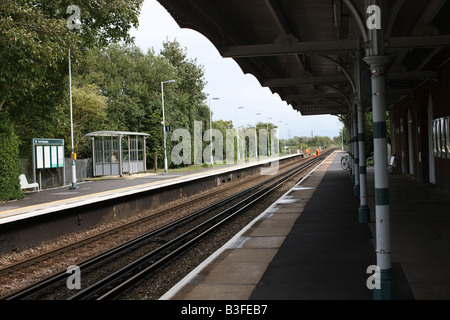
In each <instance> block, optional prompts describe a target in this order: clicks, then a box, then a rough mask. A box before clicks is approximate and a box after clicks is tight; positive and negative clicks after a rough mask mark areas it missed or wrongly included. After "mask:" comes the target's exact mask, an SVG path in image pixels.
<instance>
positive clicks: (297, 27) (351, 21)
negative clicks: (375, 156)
mask: <svg viewBox="0 0 450 320" xmlns="http://www.w3.org/2000/svg"><path fill="white" fill-rule="evenodd" d="M158 1H159V2H160V3H161V5H162V6H163V7H164V8H165V9H166V10H167V11H168V12H169V13H170V14H171V15H172V17H173V18H174V20H175V21H176V22H177V23H178V25H179V26H180V27H181V28H190V29H193V30H196V31H198V32H199V33H201V34H203V35H204V36H205V37H206V38H208V39H209V40H210V41H211V42H212V44H213V45H214V46H215V47H216V48H217V50H218V51H219V53H220V54H221V55H222V57H225V58H232V59H234V60H235V61H236V62H237V64H238V65H239V66H240V67H241V69H242V70H243V72H244V73H250V74H252V75H254V76H255V77H256V78H257V79H258V81H259V82H260V84H261V85H262V86H263V87H268V88H270V90H271V91H272V92H273V93H277V94H278V95H279V96H280V97H281V99H282V100H283V101H285V102H286V103H288V104H290V105H291V106H292V107H293V109H294V110H297V111H298V112H300V113H301V114H302V115H320V114H331V115H338V116H339V115H345V114H348V113H349V112H351V110H352V101H353V99H354V97H355V91H356V89H357V85H356V81H357V78H356V76H355V70H356V68H355V65H356V64H357V63H358V62H357V61H361V60H358V58H359V57H360V58H364V56H365V55H366V53H367V50H370V49H368V46H369V45H370V43H371V41H370V39H371V32H372V33H373V32H379V34H382V37H383V38H384V46H385V49H384V52H383V54H384V55H389V56H390V57H391V58H392V61H391V63H390V66H389V69H388V72H387V77H388V93H389V96H388V103H389V102H394V101H397V100H398V99H399V98H400V97H402V96H404V95H411V94H413V89H414V87H415V85H416V83H415V81H417V80H420V81H422V80H429V79H432V80H436V79H438V78H439V75H438V74H437V73H436V72H435V70H434V67H433V66H431V65H430V64H428V62H430V61H431V59H432V58H433V57H436V55H439V54H442V52H441V49H442V48H444V47H449V46H450V36H449V34H450V19H448V17H450V1H446V0H432V1H430V0H414V1H406V0H389V1H386V0H383V1H381V0H380V1H363V0H298V1H293V0H220V1H210V0H183V1H180V0H158ZM371 4H377V5H378V7H379V8H381V10H380V11H381V12H380V17H381V18H382V21H383V24H382V28H381V30H377V29H375V30H373V29H370V28H368V24H367V22H368V21H369V22H370V21H371V20H370V19H371V15H373V14H374V12H373V11H372V10H368V9H369V6H370V5H371ZM361 64H363V63H361ZM365 67H366V70H364V71H363V72H362V80H361V83H362V85H363V88H362V90H361V91H363V89H364V91H365V93H366V96H365V100H369V99H370V95H371V93H370V90H371V87H370V85H371V83H370V71H369V70H368V68H367V66H365Z"/></svg>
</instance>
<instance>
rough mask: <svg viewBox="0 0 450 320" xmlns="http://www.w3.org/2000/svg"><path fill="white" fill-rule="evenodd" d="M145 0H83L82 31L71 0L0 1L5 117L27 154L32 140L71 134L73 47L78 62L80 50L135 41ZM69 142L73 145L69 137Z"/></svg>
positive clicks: (0, 95)
mask: <svg viewBox="0 0 450 320" xmlns="http://www.w3.org/2000/svg"><path fill="white" fill-rule="evenodd" d="M142 2H143V0H127V1H123V0H108V1H104V0H99V1H90V0H78V1H77V6H78V8H79V9H80V13H81V16H80V18H81V29H80V30H78V29H75V30H71V29H69V28H68V20H69V19H70V12H69V14H68V13H67V11H66V10H67V8H68V7H69V5H72V1H69V0H55V1H47V0H2V1H0V17H1V19H0V65H1V68H0V116H1V117H2V118H4V117H5V116H4V115H2V113H6V112H8V114H9V115H10V119H11V120H10V121H8V122H7V124H6V125H7V126H9V127H11V128H10V131H9V132H10V136H11V137H13V136H14V132H20V137H19V139H20V141H21V142H22V143H20V153H21V154H22V155H23V156H25V157H30V156H31V138H33V137H49V138H52V137H55V138H56V137H61V134H62V133H63V132H64V131H66V132H67V130H66V128H67V125H68V121H67V120H66V119H67V118H68V114H69V113H68V112H67V110H68V107H67V106H68V92H69V90H68V60H69V57H68V56H69V54H68V53H69V49H70V51H71V56H72V61H74V62H76V61H77V60H81V59H82V55H81V52H79V50H78V48H79V47H81V46H88V47H91V48H94V47H104V46H106V45H107V44H109V43H113V42H117V41H124V42H126V43H130V42H132V38H131V37H130V36H129V34H128V31H129V30H130V28H131V27H133V26H134V27H137V25H138V15H139V12H140V8H141V4H142ZM2 120H4V119H2ZM5 123H6V122H5ZM2 125H5V124H2ZM14 127H15V129H14ZM65 138H66V141H67V142H68V139H69V136H67V135H66V137H65ZM13 140H14V139H13ZM6 145H7V144H2V146H1V147H2V148H5V146H6ZM17 145H19V144H17ZM66 145H68V143H66ZM0 152H5V150H3V149H2V150H0ZM5 170H12V171H11V172H2V174H3V175H9V174H10V173H11V174H14V175H17V177H18V172H17V171H14V170H15V169H14V168H12V167H9V166H7V167H6V168H5ZM13 180H15V181H16V185H15V186H14V187H11V188H12V190H16V189H17V187H20V186H19V185H18V183H19V182H18V179H13Z"/></svg>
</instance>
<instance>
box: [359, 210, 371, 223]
mask: <svg viewBox="0 0 450 320" xmlns="http://www.w3.org/2000/svg"><path fill="white" fill-rule="evenodd" d="M358 217H359V223H370V209H369V206H361V207H359V210H358Z"/></svg>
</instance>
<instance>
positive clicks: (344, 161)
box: [341, 153, 350, 170]
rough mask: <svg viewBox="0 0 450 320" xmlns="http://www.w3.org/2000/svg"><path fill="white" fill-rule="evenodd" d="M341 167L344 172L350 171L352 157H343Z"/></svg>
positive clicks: (346, 155) (347, 155)
mask: <svg viewBox="0 0 450 320" xmlns="http://www.w3.org/2000/svg"><path fill="white" fill-rule="evenodd" d="M341 167H342V169H344V170H350V155H349V154H348V153H347V154H345V155H343V156H342V158H341Z"/></svg>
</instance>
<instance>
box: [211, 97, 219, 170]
mask: <svg viewBox="0 0 450 320" xmlns="http://www.w3.org/2000/svg"><path fill="white" fill-rule="evenodd" d="M212 99H213V100H220V99H219V98H212ZM209 140H210V141H211V167H213V166H214V158H213V145H212V143H213V141H212V110H211V99H209Z"/></svg>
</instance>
